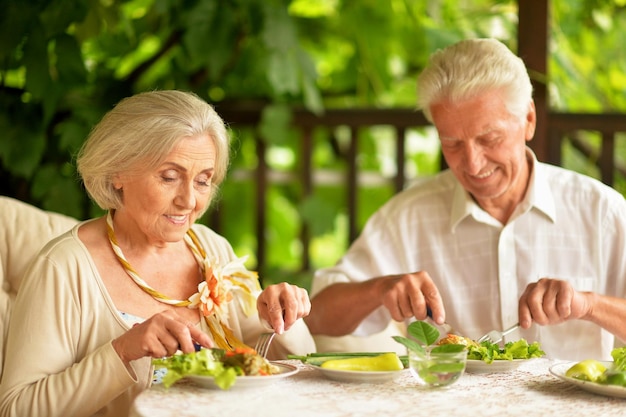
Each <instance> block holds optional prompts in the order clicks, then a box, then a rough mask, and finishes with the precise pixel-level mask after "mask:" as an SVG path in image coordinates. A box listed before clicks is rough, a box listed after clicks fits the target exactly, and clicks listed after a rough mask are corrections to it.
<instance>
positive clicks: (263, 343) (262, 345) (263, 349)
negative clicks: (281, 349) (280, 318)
mask: <svg viewBox="0 0 626 417" xmlns="http://www.w3.org/2000/svg"><path fill="white" fill-rule="evenodd" d="M274 336H276V333H274V332H268V333H261V334H260V335H259V339H258V340H257V341H256V345H255V346H254V350H256V353H258V354H259V355H261V356H263V357H264V358H265V357H266V356H267V352H268V350H269V348H270V343H272V340H274Z"/></svg>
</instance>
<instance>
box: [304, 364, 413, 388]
mask: <svg viewBox="0 0 626 417" xmlns="http://www.w3.org/2000/svg"><path fill="white" fill-rule="evenodd" d="M311 366H313V367H314V368H315V369H319V371H320V372H321V373H322V374H323V375H324V376H325V377H326V378H328V379H332V380H333V381H340V382H364V383H370V384H377V383H381V382H388V381H394V380H396V379H397V378H399V377H400V376H401V375H402V373H403V372H404V371H408V369H402V370H399V371H340V370H337V369H327V368H322V367H321V366H315V365H311Z"/></svg>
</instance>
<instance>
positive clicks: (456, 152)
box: [431, 90, 535, 214]
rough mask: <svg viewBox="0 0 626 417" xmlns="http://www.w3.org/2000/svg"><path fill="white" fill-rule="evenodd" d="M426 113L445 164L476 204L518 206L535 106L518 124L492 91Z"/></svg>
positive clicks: (525, 179)
mask: <svg viewBox="0 0 626 417" xmlns="http://www.w3.org/2000/svg"><path fill="white" fill-rule="evenodd" d="M431 112H432V117H433V122H434V124H435V127H436V128H437V131H438V132H439V139H440V141H441V149H442V152H443V155H444V157H445V159H446V162H447V164H448V166H449V167H450V169H451V170H452V172H453V173H454V175H455V176H456V177H457V179H458V180H459V181H460V183H461V184H462V185H463V187H464V188H465V189H466V190H467V191H468V192H469V193H470V194H471V195H472V196H473V197H474V198H475V199H476V201H477V202H478V204H480V205H481V207H483V208H484V209H485V210H487V211H490V212H491V210H490V208H496V209H498V208H499V209H500V210H502V209H505V208H507V206H509V207H510V205H511V204H517V203H519V201H521V200H522V198H523V197H524V194H525V190H526V186H527V183H528V178H529V175H530V172H529V168H528V161H527V155H526V142H527V141H529V140H531V139H532V136H533V134H534V131H535V109H534V105H531V106H530V108H529V111H528V114H527V116H526V118H525V119H524V120H520V119H519V117H516V116H513V115H511V114H510V113H509V111H508V110H507V108H506V106H505V103H504V100H503V99H502V97H501V93H500V92H499V91H497V90H496V91H491V92H485V93H484V94H481V95H479V96H476V97H474V98H471V99H468V100H464V101H459V102H450V101H442V102H439V103H436V104H435V105H433V106H431ZM509 214H510V213H509Z"/></svg>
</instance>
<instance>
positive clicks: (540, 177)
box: [306, 39, 626, 360]
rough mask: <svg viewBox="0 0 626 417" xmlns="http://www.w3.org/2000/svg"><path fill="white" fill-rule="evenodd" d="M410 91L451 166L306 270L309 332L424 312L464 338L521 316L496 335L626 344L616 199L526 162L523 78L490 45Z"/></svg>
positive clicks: (625, 236) (463, 49) (581, 350)
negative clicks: (332, 256) (328, 263)
mask: <svg viewBox="0 0 626 417" xmlns="http://www.w3.org/2000/svg"><path fill="white" fill-rule="evenodd" d="M418 95H419V104H420V108H421V109H422V110H423V111H424V113H425V115H426V117H427V118H428V119H429V120H430V121H431V122H432V123H433V124H434V126H435V127H436V129H437V131H438V134H439V138H440V141H441V149H442V152H443V156H444V157H445V160H446V162H447V164H448V166H449V167H450V168H449V169H448V170H446V171H444V172H442V173H440V174H438V175H436V176H434V177H433V178H431V179H428V180H426V181H423V182H421V183H419V184H417V185H415V186H413V187H411V188H409V189H407V190H405V191H403V192H401V193H399V194H398V195H397V196H395V197H394V198H392V199H391V200H390V201H389V202H387V204H385V205H384V206H383V207H382V208H381V209H380V210H378V212H377V213H375V214H374V215H373V216H372V217H371V219H370V220H369V221H368V223H367V225H366V226H365V228H364V230H363V233H362V234H361V236H359V238H358V239H357V240H356V241H355V242H354V244H353V245H352V247H351V248H350V249H349V250H348V252H347V253H346V254H345V256H344V257H343V258H342V259H341V260H340V261H339V262H338V264H337V265H336V266H334V267H331V268H326V269H323V270H320V271H318V272H317V274H316V276H315V278H314V281H313V287H312V295H313V299H312V310H311V315H310V316H309V317H308V318H307V319H306V322H307V324H308V326H309V328H310V330H311V332H312V333H313V334H324V335H330V336H339V335H346V334H353V335H356V336H364V335H369V334H373V333H375V332H378V331H381V330H382V329H384V328H385V327H386V326H387V325H388V324H389V322H390V321H391V320H392V319H393V320H396V321H405V322H407V323H408V322H410V321H412V320H415V319H417V320H421V319H424V318H425V317H426V311H427V307H428V308H430V310H431V311H432V315H433V318H434V320H435V321H436V322H437V323H439V324H442V323H443V322H444V321H447V322H448V323H450V324H452V326H453V327H454V329H455V330H456V332H458V333H460V334H462V335H464V336H468V337H471V338H478V337H479V336H481V335H482V334H484V333H486V332H487V331H489V330H492V329H502V328H505V327H509V326H510V325H512V324H515V323H517V322H519V323H520V329H519V330H518V331H516V332H514V333H512V334H511V335H509V337H508V340H517V339H519V338H522V337H523V338H525V339H527V340H529V341H539V342H540V343H541V346H542V348H543V350H544V351H546V353H547V354H548V356H550V357H555V358H561V359H570V360H579V359H585V358H597V359H610V354H609V353H610V351H611V349H612V348H613V347H614V345H615V343H616V342H617V341H618V340H621V341H624V340H626V324H624V323H626V299H625V297H626V256H625V252H624V249H625V246H626V245H625V240H626V202H625V200H624V198H623V196H621V195H620V194H619V193H617V192H616V191H615V190H613V189H611V188H609V187H607V186H605V185H603V184H601V183H600V182H598V181H596V180H594V179H591V178H589V177H586V176H583V175H580V174H577V173H574V172H571V171H568V170H564V169H562V168H558V167H554V166H550V165H547V164H544V163H540V162H538V161H537V159H536V157H535V155H534V154H533V152H532V151H531V150H530V148H528V147H527V143H526V142H528V141H530V140H531V139H532V138H533V135H534V131H535V125H536V113H535V106H534V102H533V99H532V86H531V83H530V79H529V76H528V73H527V71H526V68H525V66H524V64H523V62H522V60H521V59H519V58H518V57H517V56H516V55H515V54H513V53H512V52H511V51H510V50H509V49H508V48H506V47H505V46H504V45H503V44H502V43H500V42H498V41H496V40H491V39H473V40H466V41H462V42H459V43H457V44H455V45H452V46H450V47H448V48H446V49H444V50H441V51H438V52H436V53H435V54H434V55H433V56H432V57H431V61H430V64H429V66H428V67H427V68H426V69H425V70H424V72H423V73H422V74H421V75H420V77H419V79H418ZM363 348H364V349H365V348H366V346H364V347H363Z"/></svg>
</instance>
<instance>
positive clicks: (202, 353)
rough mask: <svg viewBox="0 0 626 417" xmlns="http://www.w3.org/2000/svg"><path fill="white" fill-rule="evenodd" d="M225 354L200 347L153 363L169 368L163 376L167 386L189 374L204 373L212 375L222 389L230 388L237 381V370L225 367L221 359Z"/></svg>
mask: <svg viewBox="0 0 626 417" xmlns="http://www.w3.org/2000/svg"><path fill="white" fill-rule="evenodd" d="M223 354H224V351H222V350H220V349H200V350H199V351H198V352H192V353H184V354H180V355H173V356H170V357H167V358H160V359H153V360H152V364H153V365H154V367H155V368H165V369H167V373H166V374H165V376H164V377H163V386H165V388H169V387H170V386H171V385H172V384H174V383H175V382H176V381H178V380H179V379H181V378H184V377H185V376H187V375H204V376H212V377H213V378H214V381H215V384H216V385H217V386H218V387H220V388H221V389H228V388H230V387H231V386H232V385H233V384H234V383H235V379H236V378H237V371H236V370H235V369H234V368H226V367H224V364H223V363H222V361H221V360H220V358H221V356H222V355H223Z"/></svg>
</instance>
